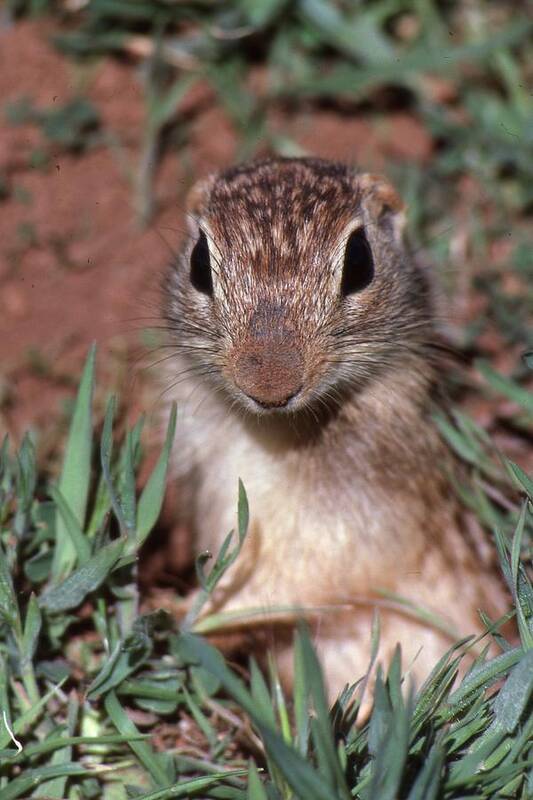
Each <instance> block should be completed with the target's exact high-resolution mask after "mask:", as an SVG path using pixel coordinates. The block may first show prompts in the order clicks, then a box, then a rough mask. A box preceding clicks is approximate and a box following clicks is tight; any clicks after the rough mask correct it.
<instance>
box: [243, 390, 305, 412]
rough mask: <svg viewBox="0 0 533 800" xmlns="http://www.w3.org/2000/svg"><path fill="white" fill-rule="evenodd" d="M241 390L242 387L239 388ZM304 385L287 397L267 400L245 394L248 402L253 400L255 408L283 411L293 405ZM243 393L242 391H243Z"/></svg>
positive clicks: (286, 395)
mask: <svg viewBox="0 0 533 800" xmlns="http://www.w3.org/2000/svg"><path fill="white" fill-rule="evenodd" d="M239 388H240V387H239ZM302 388H303V387H302V385H300V386H298V387H297V388H296V389H294V390H293V391H291V392H290V393H289V394H285V396H281V397H280V396H278V397H277V398H275V399H274V398H271V399H265V398H264V397H257V396H255V395H253V394H249V393H248V392H244V391H243V394H244V396H245V397H247V398H248V400H251V401H252V402H253V404H254V406H255V407H259V408H260V409H261V411H283V410H285V409H287V408H289V407H291V406H292V405H293V403H292V401H293V400H295V399H296V398H297V397H298V395H299V394H300V393H301V391H302ZM241 391H242V389H241Z"/></svg>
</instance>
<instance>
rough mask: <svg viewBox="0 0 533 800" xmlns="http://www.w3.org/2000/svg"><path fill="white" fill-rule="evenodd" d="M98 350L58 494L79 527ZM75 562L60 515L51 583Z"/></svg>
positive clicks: (90, 361)
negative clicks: (63, 499)
mask: <svg viewBox="0 0 533 800" xmlns="http://www.w3.org/2000/svg"><path fill="white" fill-rule="evenodd" d="M95 353H96V347H95V345H93V346H92V347H91V349H90V351H89V355H88V357H87V361H86V364H85V368H84V370H83V375H82V378H81V383H80V388H79V390H78V397H77V399H76V405H75V407H74V414H73V417H72V422H71V424H70V431H69V435H68V439H67V445H66V450H65V457H64V460H63V469H62V471H61V477H60V479H59V491H60V492H61V494H62V496H63V497H64V498H65V501H66V503H67V504H68V506H69V508H70V509H71V510H72V513H73V514H74V516H75V517H76V519H77V521H78V523H79V525H80V527H83V524H84V522H85V513H86V509H87V497H88V493H89V481H90V477H91V448H92V399H93V387H94V361H95ZM75 563H76V549H75V547H74V544H73V542H72V539H71V537H70V536H69V533H68V530H67V526H66V524H65V522H64V520H63V517H62V516H61V514H60V513H59V511H58V513H57V519H56V540H55V546H54V555H53V559H52V568H51V582H52V583H58V582H59V581H60V580H61V579H62V578H64V577H65V576H66V575H68V573H69V572H70V571H71V570H72V568H73V567H74V565H75Z"/></svg>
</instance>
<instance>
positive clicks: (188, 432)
mask: <svg viewBox="0 0 533 800" xmlns="http://www.w3.org/2000/svg"><path fill="white" fill-rule="evenodd" d="M204 391H205V390H203V389H198V388H197V387H196V388H194V387H187V389H185V390H182V392H181V400H180V399H178V427H177V433H176V445H175V449H174V452H175V459H176V460H175V469H176V473H177V474H178V475H179V476H180V479H181V480H182V481H183V482H184V484H185V485H186V487H187V495H188V496H189V498H190V501H189V502H190V504H191V507H190V508H189V509H188V513H187V516H189V518H190V520H191V523H192V526H193V528H194V530H195V536H196V540H195V549H196V550H197V551H200V550H204V549H208V550H210V551H211V552H212V553H213V554H216V553H217V551H218V550H219V548H220V546H221V544H222V542H223V540H224V538H225V537H226V535H227V534H228V532H229V531H230V530H236V529H237V514H236V510H237V499H238V481H239V479H241V480H242V481H243V484H244V486H245V489H246V492H247V496H248V501H249V506H250V525H249V530H248V536H247V539H246V542H245V545H244V547H243V550H242V552H241V554H240V556H239V558H238V560H237V562H236V564H235V565H234V566H233V567H232V568H231V569H230V570H229V572H228V574H227V575H226V576H225V578H224V580H223V581H222V583H221V585H220V588H219V590H218V591H217V592H216V593H215V595H214V596H213V600H212V604H211V609H212V610H222V611H226V612H230V611H231V612H235V611H241V612H243V618H244V619H245V618H246V610H249V609H263V610H264V612H265V616H266V618H275V617H276V615H277V614H280V613H281V612H282V611H283V610H285V611H286V609H287V607H288V606H289V607H292V608H293V613H292V615H290V616H292V618H294V619H295V618H296V617H297V616H298V613H297V609H298V608H302V609H306V610H307V611H309V610H312V611H313V613H312V619H313V621H314V635H315V644H316V646H317V649H318V651H319V653H320V655H321V659H322V663H323V666H324V669H325V673H326V678H327V681H328V685H329V687H330V691H331V694H332V696H333V695H334V694H335V693H336V692H338V691H339V690H340V689H341V688H342V687H343V685H344V684H345V683H347V682H353V681H354V680H356V679H357V678H359V677H361V675H362V674H364V672H365V671H366V668H367V665H368V659H369V653H370V635H371V634H370V631H371V622H372V616H373V614H374V609H375V608H378V610H379V613H380V619H381V647H380V659H382V660H383V661H387V660H388V659H390V657H391V655H392V653H393V651H394V648H395V647H396V644H397V643H398V642H400V644H401V647H402V653H403V664H404V666H405V667H408V666H409V665H412V672H413V674H414V675H415V677H416V679H417V680H418V681H419V682H420V680H422V679H423V678H424V677H425V676H426V675H427V674H428V672H429V671H430V669H431V668H432V667H433V666H434V664H435V662H436V659H437V658H438V657H440V656H441V655H442V653H443V652H444V650H445V649H447V648H448V647H449V646H450V645H451V643H452V642H453V638H454V635H456V636H457V637H459V636H462V635H468V634H470V633H473V632H478V631H479V630H480V622H479V618H478V615H477V610H478V608H480V607H482V608H484V609H485V610H487V611H489V612H493V611H494V610H495V608H496V609H497V610H502V609H503V603H502V598H503V595H502V592H501V590H500V587H499V584H498V583H497V581H496V580H495V579H492V578H491V579H489V578H488V577H487V576H486V575H483V576H479V577H480V578H481V579H479V578H478V575H477V574H476V562H475V560H474V559H473V557H472V554H471V552H470V551H469V548H468V546H467V544H466V543H465V541H464V539H463V536H462V535H461V532H460V531H459V529H458V524H457V519H456V517H457V515H456V504H455V500H454V499H453V495H452V494H451V493H450V496H449V497H447V496H443V494H442V491H441V490H440V489H439V492H438V494H437V497H436V499H435V498H433V497H430V498H429V499H428V498H427V497H426V498H423V497H420V496H419V495H420V492H419V490H418V489H417V486H418V484H417V481H416V480H413V479H412V475H411V474H410V469H411V465H409V464H406V467H405V471H404V475H403V476H401V479H400V480H399V481H396V482H395V481H392V486H391V482H390V481H387V480H383V479H382V480H380V479H379V475H377V472H376V470H377V467H376V465H375V464H372V460H371V459H369V458H365V455H367V454H366V452H365V447H366V445H365V446H363V445H361V447H359V446H358V445H357V442H352V444H351V446H350V447H349V448H346V452H344V451H341V456H340V457H339V458H338V459H336V461H335V463H334V464H332V463H331V461H330V458H329V455H328V451H327V450H325V451H324V453H323V454H321V452H320V447H317V448H316V449H310V448H309V447H307V446H304V445H302V446H301V447H289V448H287V447H285V446H284V444H283V442H280V441H278V440H277V439H276V437H274V438H273V439H269V438H268V437H267V438H265V437H264V436H263V435H262V433H261V429H260V427H257V429H256V428H255V427H254V425H252V426H250V424H249V423H248V424H247V423H246V422H245V421H244V420H243V418H241V417H239V416H238V415H236V414H235V413H234V412H232V413H229V412H228V408H227V406H226V404H225V402H224V401H222V400H218V399H217V398H216V396H212V395H211V394H208V393H206V394H203V393H202V392H204ZM259 422H260V420H259ZM414 444H415V443H414V442H413V443H410V446H414ZM339 461H342V462H343V463H339ZM383 590H384V592H385V593H386V592H389V593H390V592H393V593H395V594H397V595H401V596H402V597H403V598H405V599H406V600H408V601H410V602H412V603H414V604H415V605H416V606H419V607H422V608H423V609H424V610H426V611H429V612H432V613H434V614H436V615H437V616H438V617H439V618H440V619H441V621H442V623H443V625H444V626H447V628H448V630H449V631H450V633H449V634H446V633H443V631H442V630H439V629H438V628H436V627H434V626H433V625H430V624H427V623H423V622H421V621H420V620H417V619H416V618H415V617H414V616H413V615H412V614H411V613H406V611H405V609H402V607H401V606H400V605H399V604H398V603H397V602H396V601H394V600H391V599H390V597H387V596H386V594H384V593H383ZM255 619H257V618H255ZM272 642H273V646H274V647H276V637H275V634H273V640H272ZM279 650H280V652H279V654H278V655H279V663H280V666H281V670H282V672H283V674H284V675H285V676H286V677H287V679H288V680H290V673H291V654H290V651H289V650H287V649H286V648H285V646H283V647H281V646H280V648H279Z"/></svg>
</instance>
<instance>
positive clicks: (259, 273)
mask: <svg viewBox="0 0 533 800" xmlns="http://www.w3.org/2000/svg"><path fill="white" fill-rule="evenodd" d="M188 212H189V213H188V216H189V220H190V235H189V237H188V238H187V241H186V242H185V244H184V248H183V252H182V255H181V256H180V257H179V258H178V259H177V261H176V263H175V264H173V265H172V268H171V269H170V270H169V272H168V275H167V278H166V281H165V286H164V315H165V318H166V320H167V324H168V326H169V328H170V330H171V335H172V346H173V347H174V352H175V358H173V359H172V361H171V367H170V370H169V372H168V373H167V378H168V381H169V383H175V388H174V389H173V390H172V395H173V396H174V398H175V399H177V400H178V407H179V415H178V433H177V446H176V464H177V470H178V472H179V475H180V480H181V481H182V483H183V484H184V485H185V486H186V487H187V489H188V493H189V494H188V500H187V502H186V505H187V507H188V509H189V511H190V513H191V518H190V524H191V525H192V527H193V529H194V533H195V536H196V544H197V548H198V549H205V548H208V549H209V550H211V551H213V552H216V551H217V550H218V548H219V547H220V544H221V542H222V541H223V539H224V538H225V536H226V535H227V533H228V531H229V530H230V529H232V528H235V520H236V505H237V486H238V479H239V478H241V479H242V481H243V483H244V486H245V488H246V491H247V494H248V499H249V504H250V511H251V517H250V529H249V534H248V538H247V541H246V543H245V546H244V548H243V552H242V553H241V556H240V558H239V559H238V561H237V562H236V564H235V565H234V567H232V568H231V570H230V571H229V573H228V575H227V576H226V579H225V580H224V581H223V584H222V585H221V586H220V588H219V589H218V591H217V592H216V593H215V595H214V597H213V598H212V607H219V608H221V609H223V610H228V611H229V610H238V609H247V608H255V609H257V608H258V607H260V608H262V609H264V611H265V615H266V616H267V617H268V614H269V609H272V608H273V607H275V608H279V607H280V606H282V607H283V606H295V607H300V608H302V609H313V614H312V615H311V616H312V619H313V621H314V632H315V641H316V643H317V647H318V650H319V653H320V656H321V659H322V663H323V666H324V669H325V674H326V679H327V682H328V685H329V687H330V691H331V693H332V695H333V694H334V693H335V692H336V691H338V690H339V689H341V688H342V687H343V685H344V684H345V683H347V682H353V681H355V679H357V678H359V677H360V676H361V675H362V674H363V673H364V672H365V671H366V669H367V666H368V659H369V651H370V629H371V620H372V615H373V610H374V606H375V605H377V606H378V607H379V608H380V618H381V650H380V657H381V659H382V660H383V661H387V660H388V659H389V658H390V656H391V654H392V652H393V650H394V648H395V646H396V643H397V642H400V644H401V647H402V653H403V664H404V667H408V666H410V665H411V667H412V671H413V672H414V674H415V676H416V678H417V679H418V680H420V679H421V678H422V677H424V676H425V675H426V674H427V673H428V671H429V670H430V669H431V668H432V667H433V666H434V664H435V662H436V659H437V658H438V657H440V656H441V655H442V653H443V652H444V650H445V649H446V648H447V647H449V646H450V639H449V638H448V637H447V636H446V635H445V634H444V633H442V631H439V630H437V629H436V628H435V627H432V626H431V625H427V624H424V623H422V622H420V621H416V620H415V619H414V618H413V617H412V616H411V615H410V614H409V613H405V612H404V611H402V608H401V605H400V604H396V603H395V602H394V601H391V600H390V598H389V599H386V595H384V594H383V590H384V592H385V593H387V592H388V593H394V594H396V595H401V596H402V597H404V598H407V599H408V600H410V601H412V602H413V603H414V604H416V605H419V606H422V607H424V608H426V609H433V610H434V611H435V612H436V613H437V615H439V616H440V617H442V618H444V619H445V620H447V621H448V623H449V626H450V628H452V629H455V630H456V631H457V634H458V635H459V634H461V635H462V634H470V633H473V632H479V630H480V629H481V627H482V626H481V623H480V620H479V617H478V613H477V610H478V608H483V609H485V610H487V611H488V612H489V613H490V612H493V613H494V611H495V609H496V608H497V609H498V610H500V609H501V607H502V593H501V589H500V586H499V584H498V582H497V580H496V579H495V578H493V577H492V576H491V575H487V574H481V575H480V574H479V566H478V563H479V562H478V559H477V558H476V557H475V555H474V554H473V550H472V547H471V545H470V544H469V543H468V541H467V538H466V537H465V535H464V532H463V530H462V528H461V523H460V518H459V508H458V504H457V502H456V499H455V497H454V493H453V490H452V489H451V486H450V482H449V476H448V475H447V471H448V468H449V467H450V465H451V460H450V456H449V453H448V452H447V449H446V447H445V446H444V445H443V443H442V442H441V440H440V438H439V435H438V432H437V429H436V426H435V423H434V421H433V418H432V412H433V410H434V403H435V397H436V395H437V393H438V390H439V384H440V374H439V373H440V372H441V366H440V361H439V358H438V357H437V355H436V353H437V348H436V344H437V334H436V330H435V323H434V311H433V303H432V289H431V280H430V279H429V277H428V275H427V273H426V270H424V269H422V268H421V267H420V265H418V264H417V263H416V261H415V259H414V258H413V257H412V256H411V254H410V253H409V251H408V249H407V248H406V246H405V244H404V242H403V237H402V231H403V224H404V210H403V205H402V202H401V201H400V199H399V198H398V195H397V194H396V192H395V190H394V189H393V188H392V187H391V185H390V184H389V183H388V182H387V181H386V180H385V179H383V178H381V177H379V176H375V175H371V174H364V173H360V172H358V171H356V170H355V169H353V168H351V167H347V166H344V165H342V164H337V163H331V162H327V161H322V160H319V159H311V158H305V159H271V160H266V161H259V162H253V163H251V164H248V165H244V166H238V167H235V168H233V169H229V170H227V171H225V172H222V173H220V174H217V175H213V176H211V177H208V178H207V179H205V180H203V181H201V182H200V183H199V184H197V185H196V186H195V187H194V188H193V190H192V191H191V193H190V196H189V202H188ZM295 616H296V615H295ZM274 638H275V642H277V639H276V637H274ZM282 642H283V638H282V637H280V640H279V647H278V649H279V653H278V655H279V663H280V667H281V669H282V672H283V673H285V674H287V675H288V674H289V672H290V663H291V659H290V657H289V650H288V649H285V646H284V645H283V644H282Z"/></svg>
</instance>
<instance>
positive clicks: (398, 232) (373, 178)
mask: <svg viewBox="0 0 533 800" xmlns="http://www.w3.org/2000/svg"><path fill="white" fill-rule="evenodd" d="M357 183H358V186H359V189H360V191H361V194H362V198H363V203H364V205H365V206H366V207H367V209H368V211H369V212H370V215H371V217H372V219H375V220H377V222H378V224H379V225H382V226H384V227H386V228H388V229H389V230H390V231H391V233H392V236H393V239H394V241H395V242H398V243H400V242H401V240H402V236H403V230H404V227H405V204H404V203H403V201H402V200H401V199H400V197H399V195H398V193H397V192H396V189H395V188H394V187H393V186H392V185H391V184H390V183H389V182H388V181H387V179H386V178H383V177H382V176H381V175H373V174H371V173H364V174H363V175H359V176H358V178H357Z"/></svg>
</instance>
